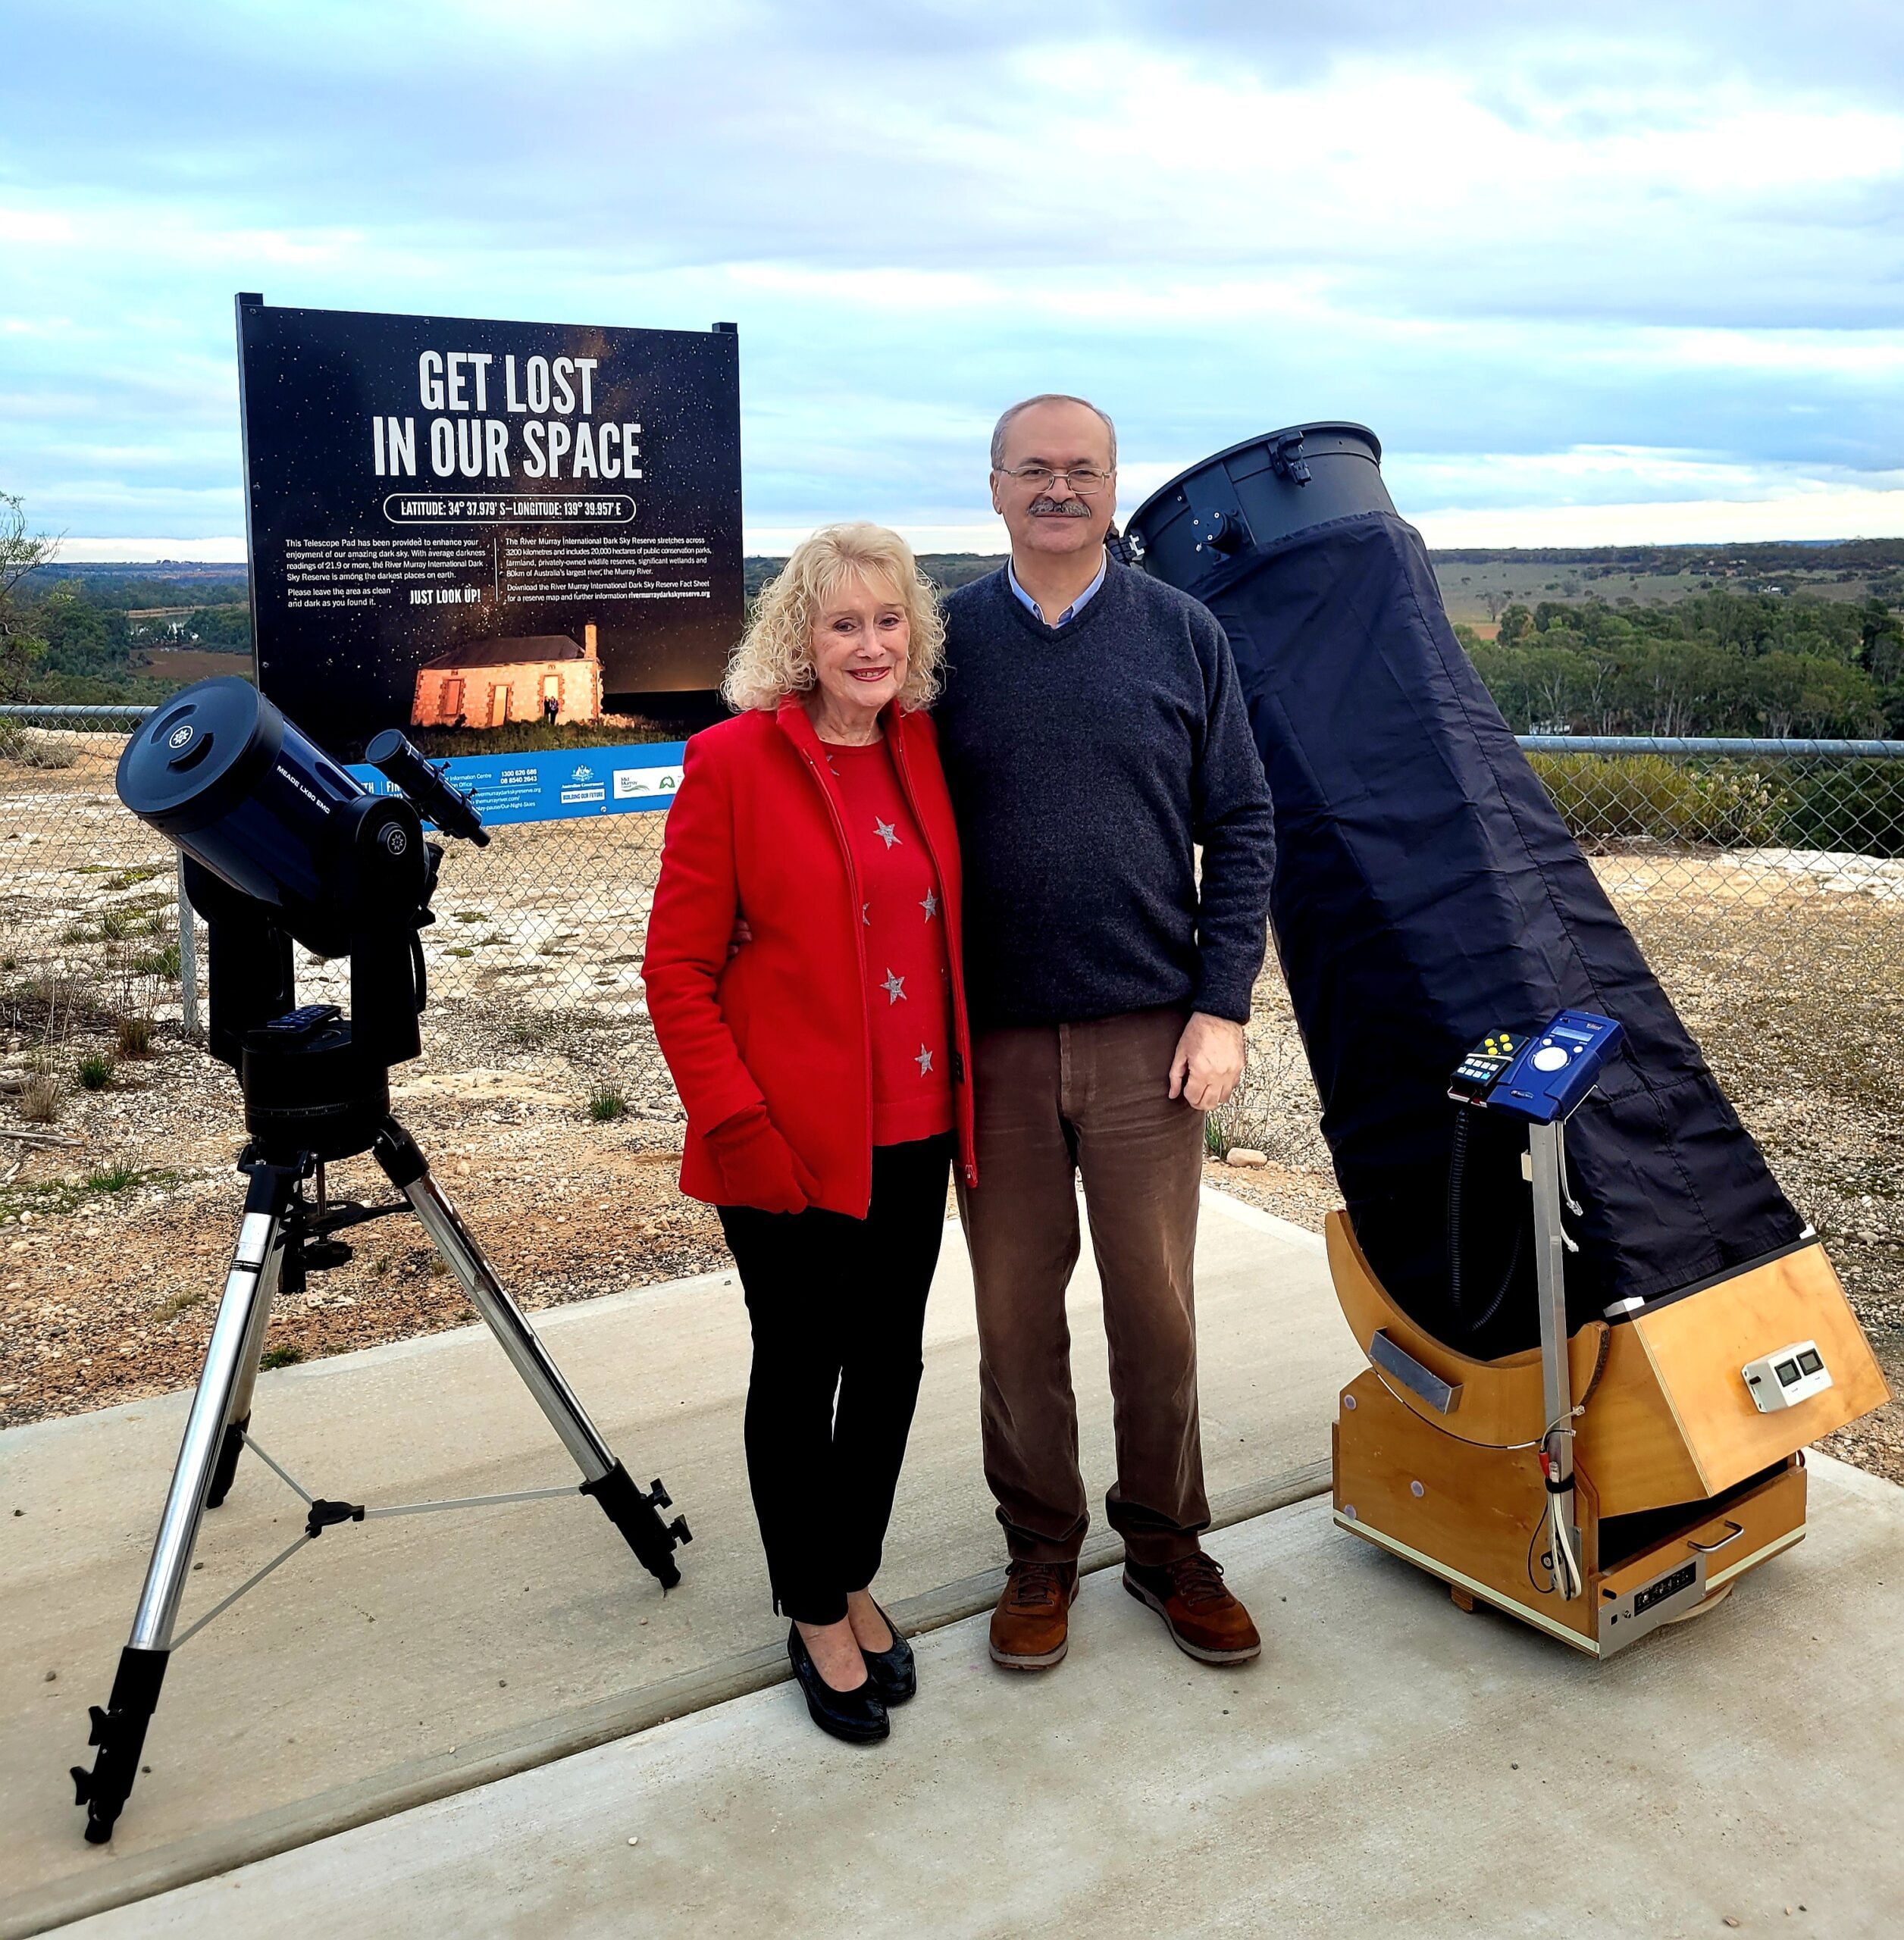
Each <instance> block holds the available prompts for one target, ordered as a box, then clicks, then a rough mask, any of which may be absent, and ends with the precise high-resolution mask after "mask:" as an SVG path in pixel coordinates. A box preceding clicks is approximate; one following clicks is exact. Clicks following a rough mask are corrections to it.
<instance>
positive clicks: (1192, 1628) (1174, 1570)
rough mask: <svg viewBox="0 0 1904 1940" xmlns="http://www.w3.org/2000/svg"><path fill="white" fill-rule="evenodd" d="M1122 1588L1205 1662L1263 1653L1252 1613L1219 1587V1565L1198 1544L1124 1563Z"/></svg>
mask: <svg viewBox="0 0 1904 1940" xmlns="http://www.w3.org/2000/svg"><path fill="white" fill-rule="evenodd" d="M1124 1588H1126V1589H1127V1590H1128V1591H1129V1592H1130V1593H1131V1594H1132V1596H1134V1597H1136V1599H1137V1600H1138V1602H1139V1603H1145V1604H1149V1605H1150V1607H1151V1609H1152V1610H1155V1611H1156V1612H1157V1615H1158V1616H1160V1617H1162V1618H1163V1624H1164V1628H1165V1629H1167V1630H1168V1631H1169V1632H1170V1637H1171V1641H1173V1643H1175V1644H1176V1647H1177V1648H1178V1649H1179V1651H1183V1652H1185V1654H1187V1655H1188V1656H1190V1657H1195V1658H1196V1659H1198V1660H1199V1661H1200V1662H1201V1663H1207V1664H1241V1663H1248V1661H1249V1660H1250V1659H1251V1657H1258V1656H1260V1654H1261V1653H1262V1649H1263V1640H1262V1638H1260V1637H1259V1636H1258V1635H1257V1633H1256V1626H1255V1625H1254V1624H1253V1623H1252V1622H1251V1621H1250V1613H1249V1612H1248V1610H1245V1609H1244V1607H1243V1606H1242V1604H1239V1602H1238V1601H1236V1599H1235V1597H1232V1595H1231V1594H1230V1593H1229V1591H1228V1590H1227V1589H1226V1588H1224V1587H1223V1565H1222V1564H1221V1563H1219V1562H1218V1561H1217V1559H1216V1558H1215V1557H1213V1556H1205V1555H1204V1554H1203V1552H1202V1551H1201V1550H1198V1552H1197V1553H1196V1554H1195V1555H1194V1556H1184V1557H1179V1558H1178V1559H1177V1560H1176V1562H1174V1563H1159V1564H1157V1566H1155V1567H1154V1568H1146V1567H1145V1566H1144V1565H1142V1564H1141V1563H1126V1564H1125V1565H1124Z"/></svg>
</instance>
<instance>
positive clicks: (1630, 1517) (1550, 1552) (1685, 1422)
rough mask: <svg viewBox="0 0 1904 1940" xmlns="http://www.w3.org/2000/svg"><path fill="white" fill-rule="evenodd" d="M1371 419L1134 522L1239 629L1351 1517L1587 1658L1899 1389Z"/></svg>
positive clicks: (1789, 1521)
mask: <svg viewBox="0 0 1904 1940" xmlns="http://www.w3.org/2000/svg"><path fill="white" fill-rule="evenodd" d="M1380 460H1381V447H1380V446H1379V444H1378V443H1377V442H1376V439H1375V437H1374V434H1373V433H1372V432H1370V431H1369V430H1366V429H1365V428H1364V427H1362V426H1361V425H1358V424H1301V425H1296V426H1293V427H1291V428H1289V430H1282V431H1277V432H1272V433H1269V434H1268V435H1267V436H1266V437H1260V438H1254V439H1251V440H1248V441H1246V442H1245V443H1242V444H1239V445H1235V446H1231V447H1230V448H1229V449H1228V450H1226V451H1222V452H1217V454H1216V455H1214V456H1213V457H1212V458H1207V459H1205V460H1204V462H1203V463H1201V465H1195V466H1192V468H1190V469H1189V470H1188V471H1185V472H1184V473H1183V474H1181V475H1180V476H1179V477H1177V478H1175V479H1173V480H1172V481H1171V482H1170V483H1169V484H1167V485H1166V486H1165V487H1163V489H1162V490H1160V491H1159V492H1157V493H1154V495H1153V496H1151V498H1150V499H1148V500H1147V501H1146V502H1145V503H1144V504H1143V505H1141V507H1139V508H1138V511H1137V512H1135V514H1134V515H1132V518H1131V520H1130V521H1129V525H1128V527H1126V535H1125V542H1124V543H1125V544H1126V546H1127V547H1128V548H1129V551H1130V552H1131V554H1132V555H1133V556H1134V557H1135V559H1137V560H1138V562H1140V563H1141V565H1143V566H1144V568H1145V569H1146V570H1148V571H1150V572H1151V573H1153V574H1156V575H1157V577H1160V578H1162V579H1163V580H1167V581H1169V582H1170V584H1173V585H1174V586H1177V587H1181V588H1182V590H1184V591H1185V592H1188V593H1193V594H1195V596H1196V597H1197V598H1198V599H1201V601H1202V602H1204V605H1207V606H1208V607H1209V608H1210V610H1211V612H1213V613H1214V614H1215V615H1216V616H1217V618H1218V619H1219V620H1220V621H1221V622H1222V623H1223V628H1224V631H1226V633H1227V634H1228V635H1229V642H1230V646H1231V647H1232V649H1233V651H1234V652H1235V659H1236V668H1237V672H1238V674H1239V677H1240V678H1241V681H1242V688H1243V692H1244V694H1245V698H1246V699H1247V702H1248V708H1249V712H1250V719H1251V725H1252V727H1253V728H1254V731H1255V734H1256V739H1257V746H1258V747H1259V748H1260V750H1261V752H1262V755H1263V760H1264V767H1265V768H1266V769H1267V772H1268V775H1269V781H1270V793H1271V794H1272V796H1273V798H1274V799H1275V803H1276V877H1275V883H1274V887H1273V892H1272V897H1271V913H1272V918H1273V923H1274V926H1275V931H1276V945H1277V950H1278V953H1279V956H1280V957H1281V959H1282V968H1283V972H1284V974H1285V975H1286V978H1287V979H1288V982H1289V993H1290V997H1291V1000H1292V1003H1293V1005H1294V1007H1295V1014H1296V1019H1297V1022H1298V1024H1299V1025H1300V1026H1301V1031H1302V1037H1303V1043H1304V1048H1305V1050H1306V1051H1307V1055H1308V1059H1309V1064H1310V1069H1311V1072H1313V1074H1314V1078H1315V1081H1316V1085H1317V1090H1319V1092H1320V1094H1321V1098H1322V1104H1323V1119H1322V1128H1323V1136H1324V1137H1325V1138H1326V1140H1327V1141H1328V1144H1329V1150H1330V1156H1331V1157H1332V1159H1333V1160H1334V1163H1335V1168H1336V1177H1337V1179H1338V1181H1339V1183H1340V1184H1341V1186H1342V1196H1343V1199H1344V1201H1345V1211H1343V1212H1339V1213H1332V1214H1331V1215H1330V1216H1329V1221H1328V1242H1329V1264H1330V1267H1331V1269H1332V1273H1333V1275H1334V1278H1335V1283H1336V1294H1337V1295H1338V1297H1339V1299H1340V1300H1341V1302H1342V1309H1343V1311H1344V1313H1345V1314H1346V1316H1348V1321H1349V1324H1350V1325H1351V1327H1352V1328H1354V1332H1355V1335H1356V1338H1357V1339H1358V1341H1359V1342H1360V1343H1361V1346H1362V1348H1363V1350H1364V1353H1366V1354H1367V1356H1368V1359H1369V1363H1370V1365H1369V1367H1368V1369H1367V1371H1366V1372H1364V1373H1363V1374H1362V1375H1359V1376H1358V1378H1356V1379H1355V1380H1354V1381H1351V1383H1350V1384H1349V1385H1348V1387H1347V1388H1345V1389H1344V1390H1343V1391H1342V1397H1341V1410H1340V1413H1339V1416H1338V1417H1337V1421H1336V1428H1335V1435H1334V1451H1335V1464H1334V1466H1335V1504H1336V1522H1338V1523H1339V1525H1341V1526H1342V1528H1343V1529H1346V1530H1348V1531H1351V1532H1353V1533H1354V1534H1355V1535H1359V1536H1361V1537H1364V1538H1366V1539H1367V1540H1368V1541H1371V1542H1373V1543H1376V1544H1379V1545H1381V1546H1382V1547H1384V1548H1386V1549H1389V1550H1392V1551H1393V1552H1395V1554H1398V1555H1401V1556H1403V1557H1407V1558H1408V1560H1410V1561H1411V1562H1413V1563H1417V1564H1418V1565H1420V1566H1421V1567H1423V1569H1427V1570H1430V1571H1431V1572H1433V1573H1434V1574H1435V1575H1438V1576H1439V1577H1441V1578H1442V1579H1444V1580H1445V1582H1447V1583H1448V1585H1449V1587H1450V1589H1451V1592H1452V1594H1453V1595H1454V1597H1455V1601H1456V1602H1457V1603H1458V1604H1461V1606H1462V1607H1464V1608H1469V1609H1471V1608H1472V1607H1473V1602H1474V1600H1475V1599H1476V1598H1477V1597H1479V1598H1482V1599H1484V1600H1486V1601H1488V1602H1489V1603H1492V1604H1496V1605H1498V1606H1499V1607H1501V1608H1502V1609H1504V1610H1508V1611H1510V1612H1511V1613H1513V1614H1514V1615H1515V1616H1518V1617H1520V1618H1522V1619H1524V1620H1525V1621H1527V1622H1529V1623H1531V1624H1533V1625H1536V1626H1538V1627H1539V1628H1540V1629H1544V1630H1546V1631H1548V1632H1551V1633H1552V1635H1555V1636H1557V1637H1558V1638H1561V1639H1563V1640H1564V1641H1566V1642H1567V1643H1569V1644H1574V1645H1575V1646H1577V1647H1579V1648H1580V1649H1581V1650H1583V1651H1589V1652H1590V1653H1592V1654H1595V1655H1596V1656H1605V1655H1607V1654H1609V1653H1611V1652H1612V1651H1617V1650H1618V1649H1620V1648H1621V1647H1623V1646H1624V1645H1625V1644H1628V1643H1630V1642H1632V1641H1634V1640H1635V1639H1636V1638H1639V1637H1641V1636H1643V1635H1645V1634H1646V1632H1647V1631H1649V1629H1652V1628H1653V1627H1655V1626H1656V1625H1658V1624H1660V1623H1662V1622H1670V1621H1672V1620H1674V1619H1677V1618H1678V1617H1680V1616H1688V1615H1690V1614H1692V1613H1693V1612H1694V1611H1696V1610H1702V1609H1704V1608H1707V1607H1709V1606H1710V1604H1711V1601H1714V1600H1715V1598H1716V1597H1717V1596H1718V1595H1719V1594H1724V1591H1726V1590H1727V1589H1728V1588H1729V1587H1730V1585H1731V1583H1732V1582H1733V1581H1735V1580H1736V1579H1737V1577H1738V1576H1739V1575H1741V1574H1742V1573H1743V1572H1745V1571H1746V1570H1748V1569H1752V1568H1754V1567H1755V1566H1757V1565H1758V1564H1759V1563H1763V1562H1765V1561H1766V1560H1768V1559H1769V1558H1770V1557H1773V1556H1774V1555H1777V1554H1778V1553H1779V1552H1780V1550H1783V1549H1786V1548H1787V1547H1790V1545H1791V1544H1793V1543H1795V1542H1796V1541H1799V1538H1801V1537H1802V1535H1803V1534H1804V1532H1805V1472H1804V1457H1803V1455H1802V1450H1803V1449H1804V1447H1805V1445H1806V1444H1808V1443H1809V1442H1812V1441H1816V1440H1817V1439H1818V1437H1819V1436H1821V1435H1827V1434H1829V1433H1830V1432H1831V1431H1832V1430H1833V1429H1834V1428H1840V1427H1842V1426H1843V1425H1844V1424H1845V1423H1846V1422H1849V1421H1852V1420H1855V1419H1856V1418H1857V1417H1858V1416H1859V1415H1861V1414H1863V1413H1865V1412H1867V1411H1868V1410H1870V1409H1871V1408H1874V1407H1877V1406H1878V1405H1879V1404H1880V1403H1881V1402H1882V1401H1883V1400H1884V1398H1885V1393H1886V1391H1885V1387H1884V1379H1883V1377H1882V1375H1881V1374H1880V1373H1879V1372H1878V1369H1877V1363H1876V1362H1875V1361H1874V1359H1873V1358H1872V1356H1871V1350H1870V1348H1869V1347H1868V1344H1866V1342H1865V1338H1864V1337H1863V1335H1862V1333H1861V1332H1860V1331H1859V1327H1858V1324H1857V1322H1856V1320H1855V1319H1854V1318H1853V1316H1852V1312H1851V1309H1850V1306H1849V1303H1847V1301H1846V1299H1845V1297H1844V1293H1843V1289H1842V1288H1841V1287H1840V1284H1839V1283H1838V1278H1837V1275H1836V1273H1835V1272H1834V1271H1833V1270H1832V1267H1831V1264H1830V1261H1829V1260H1828V1259H1827V1258H1826V1256H1825V1253H1824V1247H1823V1246H1822V1245H1821V1244H1820V1243H1819V1241H1818V1238H1817V1237H1816V1235H1815V1234H1814V1233H1813V1232H1812V1229H1811V1228H1809V1227H1808V1226H1807V1225H1805V1223H1804V1222H1803V1221H1802V1219H1800V1218H1799V1215H1798V1214H1797V1213H1796V1212H1795V1211H1794V1210H1793V1208H1792V1206H1790V1203H1788V1202H1787V1200H1786V1197H1785V1196H1784V1194H1783V1193H1782V1192H1781V1191H1780V1190H1779V1188H1778V1186H1777V1184H1776V1182H1775V1181H1774V1180H1773V1178H1772V1176H1771V1173H1770V1172H1769V1171H1768V1169H1767V1167H1766V1166H1765V1160H1764V1159H1763V1158H1762V1156H1761V1155H1760V1153H1759V1152H1758V1148H1757V1147H1756V1146H1755V1145H1754V1144H1753V1143H1752V1140H1751V1138H1750V1137H1749V1136H1748V1135H1747V1134H1746V1131H1745V1129H1744V1128H1743V1126H1742V1125H1740V1122H1739V1120H1738V1119H1737V1117H1736V1115H1735V1114H1734V1112H1733V1109H1732V1108H1731V1106H1730V1104H1729V1103H1727V1100H1726V1099H1725V1097H1724V1094H1722V1093H1721V1090H1720V1089H1719V1087H1718V1083H1717V1082H1716V1081H1715V1079H1714V1078H1713V1075H1712V1073H1711V1070H1710V1069H1708V1066H1707V1065H1706V1062H1705V1059H1704V1058H1703V1057H1702V1056H1701V1055H1700V1053H1699V1047H1697V1046H1696V1044H1694V1043H1693V1040H1692V1038H1691V1037H1690V1036H1689V1034H1688V1033H1687V1031H1686V1028H1685V1027H1684V1025H1683V1024H1682V1023H1681V1022H1680V1019H1679V1018H1678V1016H1677V1014H1676V1013H1675V1012H1674V1009H1673V1007H1672V1006H1671V1003H1669V1002H1668V1000H1667V998H1666V996H1665V993H1664V992H1663V991H1662V990H1661V989H1660V987H1659V985H1658V983H1657V982H1656V981H1655V979H1654V978H1653V976H1652V972H1650V971H1649V969H1648V968H1647V967H1646V962H1645V961H1644V959H1643V958H1642V957H1641V956H1640V954H1639V950H1638V948H1637V947H1636V945H1635V943H1634V942H1633V938H1632V937H1631V936H1630V934H1628V933H1627V930H1626V928H1625V926H1624V925H1623V924H1622V923H1621V921H1620V919H1619V918H1618V917H1617V915H1615V914H1614V910H1613V907H1612V906H1611V903H1609V902H1608V900H1607V897H1606V895H1605V892H1604V891H1603V890H1602V889H1601V887H1600V884H1599V880H1598V878H1596V876H1595V875H1594V873H1593V871H1592V868H1591V866H1590V865H1589V864H1588V862H1587V861H1586V858H1585V856H1583V855H1582V854H1581V853H1580V850H1579V848H1578V847H1577V846H1576V844H1575V843H1574V840H1573V839H1572V837H1570V836H1569V834H1567V829H1566V827H1565V825H1564V823H1563V822H1562V821H1561V818H1560V816H1559V815H1558V813H1557V812H1556V811H1555V809H1554V807H1553V805H1552V803H1551V802H1549V799H1548V798H1547V796H1546V793H1545V790H1543V789H1542V787H1541V785H1540V783H1539V780H1538V778H1536V775H1535V774H1534V773H1533V769H1532V768H1530V765H1529V764H1528V762H1527V759H1526V758H1525V756H1524V755H1523V754H1522V753H1521V752H1520V748H1519V747H1518V746H1517V744H1516V743H1515V741H1514V737H1513V736H1512V734H1510V733H1509V732H1508V728H1507V726H1506V724H1505V722H1504V721H1502V718H1501V716H1500V714H1499V712H1498V710H1497V709H1495V706H1494V703H1493V702H1492V700H1491V699H1489V696H1488V693H1487V690H1486V688H1485V687H1483V685H1482V684H1481V681H1480V676H1479V675H1478V674H1477V673H1476V672H1475V671H1474V668H1473V665H1472V664H1471V663H1470V661H1469V660H1468V658H1467V655H1466V654H1465V653H1464V652H1463V651H1462V649H1461V646H1460V644H1459V643H1458V641H1457V640H1455V636H1454V632H1453V630H1452V629H1451V627H1450V626H1449V625H1448V619H1447V616H1446V615H1445V613H1444V612H1443V611H1442V603H1441V596H1440V592H1439V588H1438V587H1437V586H1436V580H1435V577H1434V573H1433V568H1432V567H1431V566H1430V564H1429V560H1428V555H1427V553H1426V550H1425V549H1424V548H1423V545H1422V543H1421V540H1420V536H1419V535H1418V534H1417V533H1416V532H1415V531H1414V530H1413V529H1412V528H1411V527H1409V526H1408V525H1406V524H1404V523H1403V522H1402V521H1401V519H1400V518H1398V516H1397V515H1396V512H1395V507H1394V505H1393V503H1392V502H1391V501H1390V499H1389V495H1388V493H1387V490H1386V488H1385V487H1384V486H1383V482H1382V474H1381V468H1380Z"/></svg>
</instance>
